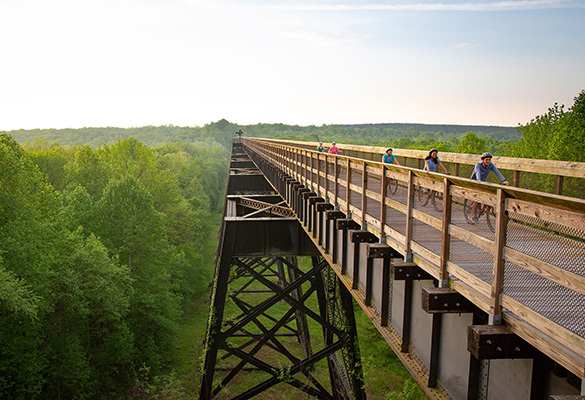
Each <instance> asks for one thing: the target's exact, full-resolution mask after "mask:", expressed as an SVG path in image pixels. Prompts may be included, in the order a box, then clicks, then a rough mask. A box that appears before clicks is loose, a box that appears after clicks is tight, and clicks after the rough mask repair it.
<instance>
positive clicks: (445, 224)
mask: <svg viewBox="0 0 585 400" xmlns="http://www.w3.org/2000/svg"><path fill="white" fill-rule="evenodd" d="M243 143H244V146H245V148H246V149H247V151H248V152H249V153H250V154H253V155H254V156H255V157H256V158H259V159H261V160H263V162H265V163H267V164H269V165H271V166H272V167H273V168H276V169H278V170H280V171H282V172H283V173H287V174H289V175H291V176H292V177H293V178H295V179H296V180H297V181H298V182H300V183H301V184H302V185H304V187H306V188H309V189H310V190H312V191H314V192H315V193H316V195H317V196H320V197H322V198H323V199H324V200H325V201H326V202H329V203H330V204H332V205H333V206H334V207H335V209H337V210H340V211H342V212H344V213H345V214H346V215H347V216H348V217H350V218H352V219H353V220H354V221H355V222H357V223H358V224H359V225H360V226H361V227H362V229H365V230H367V231H369V232H371V233H373V234H374V235H376V236H377V237H378V238H379V240H380V242H382V243H387V244H389V245H390V246H392V247H393V248H395V249H396V250H397V251H398V252H400V253H401V254H402V256H403V257H404V259H405V260H406V261H412V262H414V263H416V264H417V265H419V266H420V267H421V268H423V269H424V270H425V271H426V272H427V273H429V274H430V275H431V276H433V277H434V278H435V279H437V280H438V282H439V286H441V287H451V288H453V289H455V290H456V291H457V292H459V293H461V294H463V295H464V296H465V297H466V298H467V299H469V300H470V301H471V302H473V303H474V304H475V305H476V306H477V307H478V308H479V309H481V310H483V311H485V312H486V313H487V314H488V315H489V317H490V322H491V323H492V324H495V325H498V324H503V325H505V326H506V327H508V328H509V329H510V330H511V331H512V332H514V333H515V334H517V335H518V336H520V337H522V338H523V339H524V340H526V341H527V342H528V343H530V344H532V345H533V346H534V347H536V348H537V349H539V350H540V351H542V352H543V353H544V354H546V355H548V356H549V357H550V358H551V359H553V360H555V361H556V362H558V363H559V364H561V365H563V366H564V367H565V368H567V369H568V370H569V371H571V372H572V373H573V374H575V375H577V376H578V377H580V378H582V379H583V378H584V377H585V201H584V200H580V199H574V198H569V197H566V196H559V195H553V194H546V193H540V192H534V191H531V190H527V189H521V188H515V187H505V186H502V185H495V184H490V183H482V182H477V181H471V180H469V179H465V178H461V177H454V176H445V175H441V174H435V173H427V172H423V171H421V170H417V169H413V168H407V167H398V166H394V165H384V164H381V163H378V162H375V161H372V160H364V159H359V158H355V157H348V156H343V155H340V156H333V155H328V154H323V153H317V152H315V151H312V150H308V149H306V148H301V147H299V146H295V145H286V144H283V142H279V143H274V142H270V141H266V140H261V139H250V138H245V139H243ZM383 179H393V180H395V181H396V182H397V185H396V191H395V192H394V191H393V189H390V188H392V185H390V186H387V185H382V180H383ZM431 190H433V191H435V192H436V193H437V194H438V196H437V197H436V198H435V204H433V201H428V203H426V204H423V203H421V202H420V201H419V200H418V197H419V194H421V193H426V192H428V191H431ZM466 200H467V201H468V202H469V203H470V202H471V201H477V202H480V203H482V204H487V205H490V206H492V207H493V208H494V211H495V213H494V215H493V216H492V222H493V227H494V231H492V230H491V229H490V228H489V226H488V224H487V221H486V219H485V217H483V219H481V220H480V221H479V223H476V224H470V223H468V220H467V219H466V217H465V214H464V210H463V206H464V204H465V201H466ZM384 295H386V296H391V294H382V296H384Z"/></svg>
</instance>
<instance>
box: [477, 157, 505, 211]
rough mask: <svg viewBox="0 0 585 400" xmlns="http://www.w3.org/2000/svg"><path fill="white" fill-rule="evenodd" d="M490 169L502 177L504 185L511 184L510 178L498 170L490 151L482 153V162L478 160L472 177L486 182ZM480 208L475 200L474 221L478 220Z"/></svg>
mask: <svg viewBox="0 0 585 400" xmlns="http://www.w3.org/2000/svg"><path fill="white" fill-rule="evenodd" d="M490 171H493V172H494V174H496V176H497V177H498V178H500V180H501V181H502V183H503V184H504V185H509V184H510V182H508V180H507V179H506V178H504V175H502V173H501V172H500V171H498V169H497V168H496V166H495V165H494V164H492V155H491V154H490V153H488V152H486V153H483V154H482V155H481V162H478V163H477V164H475V168H474V169H473V173H472V174H471V179H476V180H478V181H482V182H486V181H487V177H488V174H489V173H490ZM478 208H479V203H477V202H474V203H473V221H474V222H477V209H478Z"/></svg>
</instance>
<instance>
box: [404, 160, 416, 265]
mask: <svg viewBox="0 0 585 400" xmlns="http://www.w3.org/2000/svg"><path fill="white" fill-rule="evenodd" d="M406 206H407V209H406V238H405V239H406V243H404V246H405V247H406V251H405V254H404V261H412V248H411V243H410V242H411V240H412V228H413V223H412V222H413V221H412V209H413V208H414V173H413V172H412V170H409V171H408V200H407V203H406Z"/></svg>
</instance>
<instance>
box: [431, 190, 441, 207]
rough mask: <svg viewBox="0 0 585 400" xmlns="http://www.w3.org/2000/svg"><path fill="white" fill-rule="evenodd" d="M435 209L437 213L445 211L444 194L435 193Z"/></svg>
mask: <svg viewBox="0 0 585 400" xmlns="http://www.w3.org/2000/svg"><path fill="white" fill-rule="evenodd" d="M433 207H435V210H437V211H443V193H437V192H435V193H433Z"/></svg>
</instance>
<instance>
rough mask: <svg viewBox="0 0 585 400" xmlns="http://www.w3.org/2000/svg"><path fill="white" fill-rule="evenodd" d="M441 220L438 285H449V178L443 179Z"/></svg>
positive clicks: (450, 204) (450, 203) (450, 205)
mask: <svg viewBox="0 0 585 400" xmlns="http://www.w3.org/2000/svg"><path fill="white" fill-rule="evenodd" d="M443 182H444V186H443V222H442V231H441V234H442V237H441V279H440V282H439V287H449V272H448V271H447V261H449V251H450V248H451V235H449V224H450V223H451V207H452V202H451V181H450V180H449V178H444V179H443Z"/></svg>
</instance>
